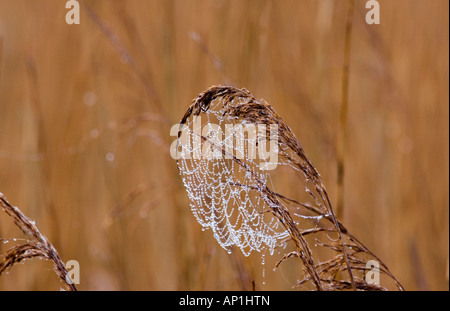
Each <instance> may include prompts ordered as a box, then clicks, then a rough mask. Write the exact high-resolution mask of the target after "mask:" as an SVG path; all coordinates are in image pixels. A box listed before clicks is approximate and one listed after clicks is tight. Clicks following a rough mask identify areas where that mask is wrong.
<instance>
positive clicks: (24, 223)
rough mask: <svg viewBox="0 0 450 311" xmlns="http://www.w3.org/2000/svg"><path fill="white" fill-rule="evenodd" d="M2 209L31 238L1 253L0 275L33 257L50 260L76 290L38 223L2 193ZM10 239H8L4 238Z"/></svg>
mask: <svg viewBox="0 0 450 311" xmlns="http://www.w3.org/2000/svg"><path fill="white" fill-rule="evenodd" d="M0 205H1V207H2V210H3V211H4V212H5V213H6V214H7V215H8V216H9V217H11V218H12V219H13V221H14V224H15V225H16V226H17V227H18V228H19V229H20V230H21V231H22V232H23V233H24V234H25V235H26V236H27V237H28V238H29V239H28V240H25V241H24V243H22V244H19V245H16V246H13V247H11V248H9V249H7V250H6V251H5V252H4V253H2V254H0V276H1V275H2V273H3V272H6V271H8V270H9V269H11V268H12V267H13V266H14V265H15V264H17V263H19V262H21V261H24V260H27V259H32V258H41V259H46V260H50V261H51V262H52V263H53V267H54V271H55V273H56V274H57V275H58V276H59V278H60V279H61V280H62V281H63V283H64V284H65V285H67V287H68V289H69V290H71V291H76V290H77V288H76V286H75V284H73V282H72V281H71V279H70V276H69V274H68V272H67V270H66V267H65V265H64V263H63V261H62V260H61V257H60V256H59V254H58V252H57V251H56V249H55V248H54V247H53V245H52V243H50V241H49V240H48V239H47V238H46V237H45V236H44V235H43V234H42V233H41V232H40V231H39V229H38V228H37V227H36V224H35V223H34V222H33V221H32V220H30V219H29V218H28V217H27V216H25V215H24V214H23V213H22V211H21V210H20V209H19V208H17V207H15V206H13V205H11V204H10V203H9V202H8V200H7V199H6V198H5V196H4V195H3V194H2V193H0ZM3 241H8V240H3Z"/></svg>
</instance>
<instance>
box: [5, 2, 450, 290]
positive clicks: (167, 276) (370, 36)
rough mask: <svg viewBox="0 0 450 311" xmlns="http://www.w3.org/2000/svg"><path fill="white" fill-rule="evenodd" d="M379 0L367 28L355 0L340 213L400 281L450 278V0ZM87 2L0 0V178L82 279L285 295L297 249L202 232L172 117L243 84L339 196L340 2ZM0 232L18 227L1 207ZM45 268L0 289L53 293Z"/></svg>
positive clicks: (109, 284) (94, 285)
mask: <svg viewBox="0 0 450 311" xmlns="http://www.w3.org/2000/svg"><path fill="white" fill-rule="evenodd" d="M379 2H380V4H381V24H380V25H367V24H366V23H365V20H364V17H365V14H366V9H365V8H364V7H365V3H366V1H362V0H357V1H355V14H354V21H353V27H354V28H353V38H352V49H351V69H350V93H349V111H348V124H347V126H348V137H347V151H346V158H345V167H346V175H345V198H344V202H345V207H344V215H343V219H342V221H343V223H344V224H346V226H347V228H348V229H349V230H351V232H352V233H353V234H354V235H355V236H357V237H358V238H359V239H360V240H361V241H363V242H364V243H365V244H366V245H367V246H368V247H369V248H370V249H371V250H372V251H373V252H374V253H375V254H377V255H378V256H379V257H380V258H382V259H383V261H384V262H385V263H386V264H387V265H388V266H389V268H390V269H391V271H392V272H393V273H394V275H396V277H397V278H398V279H399V280H400V282H402V284H403V285H404V286H405V288H406V289H407V290H448V284H449V283H448V253H449V238H448V237H449V225H448V224H449V213H448V211H449V191H448V189H449V88H448V83H449V73H448V72H449V70H448V69H449V62H448V60H449V47H448V45H449V28H448V23H449V16H448V14H449V13H448V9H449V2H448V1H447V0H431V1H430V0H396V1H386V0H384V1H383V0H380V1H379ZM84 3H86V4H88V5H89V7H90V8H91V10H92V12H95V14H96V15H97V17H95V16H93V15H89V13H88V11H89V10H88V8H87V7H82V8H81V24H80V25H67V24H66V23H65V14H66V9H65V7H64V6H65V1H59V0H44V1H32V0H15V1H10V0H0V191H1V192H2V193H3V194H5V195H6V197H7V198H8V200H9V201H10V202H11V203H13V204H14V205H16V206H18V207H19V208H21V210H22V211H23V212H24V213H25V214H26V215H27V216H29V217H30V218H32V219H34V220H36V224H37V226H38V227H39V229H40V231H41V232H42V233H43V234H45V235H46V236H47V237H48V238H49V240H50V241H51V242H52V243H53V244H54V246H55V247H56V249H57V250H58V252H59V254H60V255H61V257H62V259H63V260H65V261H68V260H70V259H75V260H78V261H79V263H80V266H81V284H80V285H78V288H79V289H82V290H100V289H101V290H229V289H230V290H231V289H251V281H252V280H255V286H256V289H258V290H289V289H290V288H291V285H293V284H294V283H295V273H296V272H298V267H297V265H296V263H297V262H296V261H292V262H291V263H290V262H289V261H287V262H286V263H284V264H283V266H282V267H281V268H280V269H279V270H277V271H276V272H274V271H273V270H272V269H273V266H274V263H275V262H276V261H278V260H279V259H280V256H281V255H278V254H277V253H275V254H274V256H269V254H268V253H267V254H266V260H265V264H264V265H262V264H261V254H258V253H256V254H253V255H251V256H250V257H248V258H245V257H243V256H242V255H241V254H240V253H237V252H235V253H233V254H232V255H228V254H227V253H226V251H224V250H223V249H222V248H220V246H219V245H218V244H217V243H216V241H215V240H214V239H213V237H212V236H211V232H210V231H206V232H202V230H201V227H200V225H199V224H198V223H197V222H196V221H195V219H194V217H193V215H192V214H191V212H190V209H189V206H188V198H187V195H186V192H185V190H184V188H183V185H182V183H181V179H180V178H179V176H178V173H177V169H176V163H175V161H174V160H172V159H171V158H170V155H169V153H168V151H169V144H170V143H171V142H172V140H173V137H170V136H169V128H170V125H172V124H175V123H177V122H178V121H179V120H180V118H181V117H182V116H183V114H184V112H185V111H186V109H187V107H188V106H189V104H190V103H191V100H192V99H193V98H194V97H195V96H196V95H197V94H198V93H199V92H201V91H202V90H204V89H206V88H207V87H209V86H211V85H214V84H222V83H232V84H233V85H235V86H237V87H246V88H247V89H249V90H250V91H251V92H252V93H253V94H254V95H255V96H257V97H261V98H264V99H265V100H267V101H268V102H269V103H270V104H271V105H272V106H274V108H275V109H276V110H277V112H278V113H279V114H280V116H282V118H283V119H284V120H285V121H286V123H287V124H288V125H289V126H291V128H292V130H293V132H294V133H295V134H296V135H297V138H298V139H299V140H300V142H301V143H302V144H303V147H304V148H305V150H306V152H307V154H308V155H309V157H310V158H311V160H312V161H313V162H314V164H315V166H316V167H317V168H318V170H319V171H320V173H321V175H322V177H323V180H324V182H325V184H326V186H327V189H328V192H329V194H330V196H331V198H332V200H333V199H334V200H335V199H336V192H337V184H336V180H337V173H336V167H337V159H336V149H337V147H336V141H337V135H338V130H339V108H340V104H341V94H342V64H343V59H344V56H343V51H344V35H345V14H346V1H343V0H321V1H314V0H305V1H300V0H283V1H269V0H265V1H259V0H246V1H237V0H236V1H235V0H230V1H225V0H215V1H213V0H183V1H181V0H166V1H156V0H155V1H153V0H148V1H147V0H145V1H144V0H128V1H119V0H102V1H93V0H91V1H84ZM90 16H91V17H90ZM100 25H103V27H104V28H103V30H102V27H101V26H100ZM105 27H106V28H105ZM105 30H106V31H105ZM296 186H298V185H296V182H295V180H294V179H293V180H290V179H288V178H286V179H285V180H282V181H281V184H279V186H278V187H280V188H281V189H283V188H285V189H286V190H287V191H291V192H292V191H297V189H298V187H297V188H296ZM298 190H299V191H303V189H298ZM0 237H2V238H13V237H21V234H20V232H19V231H18V229H17V228H15V227H14V226H13V225H12V224H11V220H10V219H8V218H7V217H6V215H4V214H0ZM2 247H6V245H2V246H0V251H1V250H2ZM3 249H4V248H3ZM51 269H52V268H51V265H50V264H49V263H47V262H45V261H42V260H33V261H28V262H25V263H24V264H19V265H17V266H15V267H13V268H12V270H10V272H9V273H8V274H7V275H3V276H2V277H1V278H0V289H1V290H55V289H59V287H60V286H61V285H62V284H61V283H59V281H58V277H57V276H56V275H55V274H54V273H53V272H52V270H51ZM263 283H266V284H263Z"/></svg>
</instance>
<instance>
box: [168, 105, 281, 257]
mask: <svg viewBox="0 0 450 311" xmlns="http://www.w3.org/2000/svg"><path fill="white" fill-rule="evenodd" d="M235 100H239V99H235ZM201 118H202V119H201V121H202V129H203V131H202V134H201V135H200V134H199V133H196V132H195V130H194V128H195V124H194V123H195V122H196V121H195V116H191V117H189V118H188V119H187V120H186V123H185V124H184V125H183V127H182V130H183V134H182V135H186V134H187V136H185V137H189V139H190V141H186V140H182V139H179V140H178V143H179V145H178V148H177V151H180V148H181V149H182V150H181V151H180V154H179V155H180V156H179V159H178V167H179V171H180V174H181V176H182V179H183V183H184V185H185V187H186V191H187V193H188V196H189V199H190V207H191V210H192V212H193V214H194V216H195V217H196V219H197V221H198V222H199V223H200V224H201V225H202V226H203V228H204V229H211V230H212V232H213V234H214V238H215V239H216V240H217V242H218V243H219V244H220V245H221V246H222V247H223V248H224V249H226V250H227V251H228V252H231V246H233V245H234V246H236V247H238V248H240V249H241V251H242V253H243V254H244V255H246V256H248V255H249V254H250V253H251V251H262V250H263V249H265V248H268V249H269V250H270V253H271V254H273V251H274V249H275V247H276V246H277V245H279V244H280V242H281V241H282V240H284V239H286V238H287V237H288V236H289V233H288V232H287V231H286V229H285V228H284V227H283V226H282V224H281V223H280V222H279V221H278V219H277V218H276V217H274V216H273V214H272V213H271V212H270V204H273V203H272V202H271V201H270V200H269V199H268V198H267V197H266V193H265V192H264V191H263V189H264V187H265V185H266V184H267V181H268V178H269V177H270V175H269V172H268V171H267V170H263V169H261V167H263V166H264V165H267V164H274V163H269V161H270V160H271V159H269V158H267V159H261V158H258V157H254V154H253V156H252V150H253V149H251V148H252V147H253V146H254V145H257V146H260V145H261V144H262V143H263V142H268V141H270V139H271V137H270V136H266V135H264V133H261V132H259V133H258V136H257V137H256V138H255V137H251V135H249V134H248V132H247V131H236V132H234V136H233V137H229V136H226V135H225V137H226V138H225V139H217V138H218V137H219V138H220V136H221V134H223V133H224V125H225V124H229V125H232V126H235V125H236V124H237V125H239V124H242V123H241V121H242V120H239V119H238V118H232V117H229V116H227V115H226V113H225V111H224V109H223V105H222V103H221V100H215V101H213V103H212V105H211V107H210V108H209V109H208V110H207V111H206V112H205V113H202V114H201ZM210 124H215V125H217V126H216V127H213V126H211V125H210ZM247 125H248V124H247ZM205 128H206V130H205ZM205 134H206V135H205ZM245 134H247V135H245ZM199 136H201V137H199ZM230 138H234V139H230ZM239 139H240V140H241V141H243V142H244V144H243V147H244V149H241V148H240V147H242V145H239V146H238V143H237V142H238V141H239ZM195 141H196V142H199V141H202V144H201V145H199V144H194V143H193V142H195ZM186 144H187V145H189V144H191V148H186V149H187V150H188V152H190V154H187V152H186V151H185V149H183V148H182V147H183V145H184V146H186ZM200 149H201V150H200ZM230 151H231V152H230ZM242 151H244V152H242ZM199 155H201V156H199ZM242 155H243V158H242V159H239V158H238V157H239V156H241V157H242Z"/></svg>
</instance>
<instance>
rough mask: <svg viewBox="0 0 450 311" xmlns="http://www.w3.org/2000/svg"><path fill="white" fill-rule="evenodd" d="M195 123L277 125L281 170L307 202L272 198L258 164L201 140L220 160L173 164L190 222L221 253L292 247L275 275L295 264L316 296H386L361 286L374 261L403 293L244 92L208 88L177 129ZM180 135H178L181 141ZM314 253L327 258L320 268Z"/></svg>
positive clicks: (313, 172) (283, 127)
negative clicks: (208, 234) (209, 233)
mask: <svg viewBox="0 0 450 311" xmlns="http://www.w3.org/2000/svg"><path fill="white" fill-rule="evenodd" d="M196 116H205V117H207V119H208V121H210V120H212V119H213V118H214V119H215V120H222V121H228V122H232V123H233V124H239V123H240V124H255V125H261V124H262V125H266V126H270V125H277V128H278V137H277V143H278V152H279V158H278V162H279V163H278V164H279V165H280V166H285V167H289V168H290V169H292V170H294V171H296V173H298V174H300V175H302V177H303V179H304V182H305V185H306V189H307V192H308V193H309V194H310V198H311V200H309V201H308V202H299V201H297V200H294V199H292V198H289V197H287V196H284V195H282V194H280V193H277V192H275V191H274V189H273V187H272V186H269V183H268V177H270V173H267V172H265V171H262V170H261V167H260V166H259V164H258V163H257V162H255V161H252V159H250V158H249V157H245V158H239V157H237V156H235V155H232V156H230V155H229V154H227V152H228V151H227V150H229V149H227V148H226V147H227V146H225V145H224V144H220V143H217V142H215V141H212V140H211V137H210V136H208V135H204V134H203V133H202V134H201V135H202V136H201V140H202V141H203V142H209V143H210V144H211V145H213V148H215V149H216V150H218V151H219V152H221V153H222V155H223V157H222V158H219V159H215V160H209V161H204V160H196V159H194V158H180V159H178V160H177V162H178V167H179V170H180V174H181V176H182V178H183V181H184V184H185V186H186V189H187V192H188V194H189V197H190V199H191V209H192V211H193V212H194V215H195V216H196V218H197V220H198V221H199V222H200V223H201V224H202V226H203V227H206V228H208V229H209V228H210V229H212V230H213V231H214V237H215V238H216V239H217V240H218V242H219V243H220V245H221V246H222V247H224V248H225V249H229V248H230V247H232V246H233V244H235V245H237V246H239V247H240V248H241V250H242V251H243V253H244V254H246V255H248V253H249V252H250V251H252V250H256V251H262V250H263V249H264V248H267V247H268V248H272V250H273V248H280V249H281V246H285V245H286V243H289V242H290V243H293V245H294V248H295V250H294V251H292V252H287V253H285V254H284V256H282V258H281V259H280V261H279V262H278V263H277V265H276V267H278V266H279V265H280V264H282V263H283V262H284V261H285V260H287V259H288V258H299V259H300V262H301V264H302V267H303V271H304V273H303V274H302V275H301V276H299V279H298V283H297V286H298V287H300V288H308V285H307V284H312V285H313V286H314V288H315V289H316V290H343V289H353V290H387V288H386V287H384V286H381V285H380V284H377V283H374V282H370V281H368V280H366V278H365V275H366V273H367V272H369V270H371V268H370V267H368V266H367V262H368V260H374V261H376V262H378V263H379V271H378V272H380V273H381V274H383V275H385V276H387V277H388V278H389V279H391V280H392V281H393V282H394V284H395V285H396V287H397V289H399V290H403V287H402V285H401V284H400V283H399V282H398V280H397V279H396V278H395V276H394V275H393V274H392V273H391V272H390V271H389V269H388V267H387V266H386V265H385V264H384V263H383V262H382V261H381V260H380V259H379V258H378V257H377V256H376V255H375V254H374V253H373V252H372V251H371V250H369V249H368V248H367V247H366V246H365V245H364V244H363V243H362V242H360V241H359V240H358V239H357V238H356V237H355V236H353V235H352V234H351V233H350V232H349V231H348V230H347V228H346V227H345V226H344V225H343V224H342V223H341V222H340V221H339V220H338V218H337V217H336V215H335V213H334V210H333V207H332V204H331V200H330V198H329V196H328V193H327V190H326V188H325V186H324V184H323V182H322V179H321V176H320V174H319V172H318V170H317V168H316V167H315V166H314V165H313V163H312V161H311V160H310V159H309V158H308V157H307V155H306V153H305V151H304V149H303V148H302V146H301V145H300V142H299V141H298V139H297V138H296V137H295V135H294V133H293V132H292V130H291V129H290V128H289V127H288V125H287V124H286V123H285V122H284V121H283V120H282V118H281V117H280V116H279V115H278V114H277V113H276V112H275V110H274V109H273V107H272V106H271V105H269V104H268V103H267V102H265V101H264V100H263V99H256V98H255V97H254V96H253V95H252V94H251V93H250V92H249V91H248V90H246V89H237V88H234V87H230V86H213V87H211V88H209V89H207V90H206V91H204V92H202V93H201V94H199V95H198V97H197V98H196V99H194V101H193V104H192V105H191V106H190V107H189V108H188V110H187V111H186V113H185V115H184V116H183V118H182V119H181V122H180V123H181V125H182V126H186V125H188V126H189V125H191V124H192V122H193V121H192V119H193V118H194V117H196ZM181 135H182V132H181V127H180V132H179V133H178V137H179V138H180V137H181ZM268 137H269V135H267V136H266V139H268V140H269V139H270V138H268ZM259 142H260V141H259ZM226 155H228V157H227V158H228V159H230V160H226V159H225V158H226V157H225V156H226ZM230 161H231V162H232V163H230ZM211 162H212V163H211ZM230 167H233V168H231V169H230ZM220 170H221V171H220ZM242 171H243V173H241V172H242ZM211 176H213V177H211ZM255 211H256V212H255ZM258 214H259V215H263V214H265V215H267V214H270V215H272V217H274V219H276V220H277V223H278V224H281V226H280V227H278V226H277V225H275V224H274V223H273V219H269V218H267V216H261V217H260V218H258V217H257V215H258ZM284 234H285V235H284ZM274 243H275V244H274ZM312 243H314V245H313V247H312V246H311V245H312ZM312 249H315V253H316V254H315V253H314V252H313V250H312ZM324 250H325V251H324ZM317 253H325V254H327V256H328V258H327V259H325V260H324V259H320V260H319V259H318V257H317Z"/></svg>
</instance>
